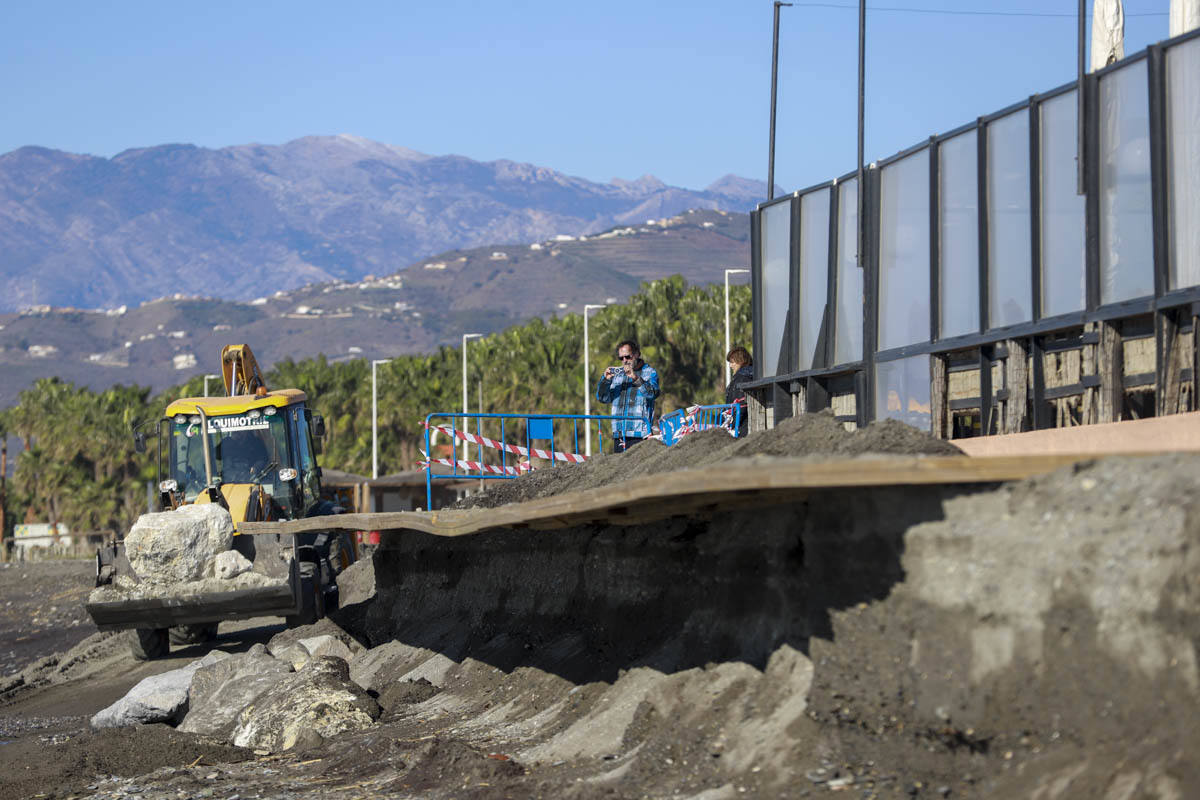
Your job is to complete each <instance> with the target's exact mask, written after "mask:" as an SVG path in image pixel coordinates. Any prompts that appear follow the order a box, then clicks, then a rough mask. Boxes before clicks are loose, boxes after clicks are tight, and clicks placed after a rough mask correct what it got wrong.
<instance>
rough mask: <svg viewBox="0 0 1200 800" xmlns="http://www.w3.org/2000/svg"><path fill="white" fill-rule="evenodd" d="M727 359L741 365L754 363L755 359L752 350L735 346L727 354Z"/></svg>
mask: <svg viewBox="0 0 1200 800" xmlns="http://www.w3.org/2000/svg"><path fill="white" fill-rule="evenodd" d="M725 360H726V361H730V362H732V363H734V364H737V365H738V366H739V367H749V366H753V365H754V359H753V358H751V357H750V351H748V350H747V349H746V348H744V347H735V348H733V349H732V350H730V351H729V352H728V353H726V354H725Z"/></svg>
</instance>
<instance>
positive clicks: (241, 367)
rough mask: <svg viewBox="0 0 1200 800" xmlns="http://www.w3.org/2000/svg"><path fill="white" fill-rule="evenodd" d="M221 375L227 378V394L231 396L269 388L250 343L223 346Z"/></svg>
mask: <svg viewBox="0 0 1200 800" xmlns="http://www.w3.org/2000/svg"><path fill="white" fill-rule="evenodd" d="M221 377H222V378H224V380H225V394H227V395H228V396H230V397H233V396H234V395H239V394H257V393H259V391H258V390H259V389H262V391H263V392H266V390H267V383H266V381H264V380H263V376H262V372H261V371H259V369H258V362H257V361H255V360H254V353H252V352H251V351H250V345H248V344H227V345H225V346H224V347H223V348H221Z"/></svg>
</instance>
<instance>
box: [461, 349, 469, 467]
mask: <svg viewBox="0 0 1200 800" xmlns="http://www.w3.org/2000/svg"><path fill="white" fill-rule="evenodd" d="M462 368H463V387H462V389H463V431H464V432H465V431H466V430H467V337H466V335H465V334H464V335H463V341H462ZM467 445H468V442H467V441H466V440H465V439H464V440H463V443H462V451H463V461H466V460H467V459H468V458H470V455H471V451H470V449H469V448H468V447H467Z"/></svg>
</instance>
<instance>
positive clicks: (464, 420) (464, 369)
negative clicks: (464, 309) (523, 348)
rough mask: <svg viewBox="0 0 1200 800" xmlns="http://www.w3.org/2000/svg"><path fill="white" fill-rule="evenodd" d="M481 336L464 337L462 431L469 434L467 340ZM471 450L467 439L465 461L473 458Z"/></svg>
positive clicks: (480, 334)
mask: <svg viewBox="0 0 1200 800" xmlns="http://www.w3.org/2000/svg"><path fill="white" fill-rule="evenodd" d="M480 336H483V334H482V333H464V334H463V337H462V368H463V385H462V390H463V410H462V413H463V424H462V429H463V432H467V431H468V430H470V429H469V428H468V427H467V340H468V339H478V338H479V337H480ZM470 448H471V443H470V442H468V441H467V440H466V439H464V440H463V444H462V451H463V461H466V460H467V459H468V458H470V457H471V449H470Z"/></svg>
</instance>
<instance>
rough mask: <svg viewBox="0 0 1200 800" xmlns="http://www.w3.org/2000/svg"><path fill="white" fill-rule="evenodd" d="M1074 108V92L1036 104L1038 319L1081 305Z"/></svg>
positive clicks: (1082, 246)
mask: <svg viewBox="0 0 1200 800" xmlns="http://www.w3.org/2000/svg"><path fill="white" fill-rule="evenodd" d="M1078 116H1079V115H1078V106H1077V100H1076V93H1075V92H1074V91H1071V92H1067V93H1066V94H1061V95H1059V96H1058V97H1054V98H1051V99H1050V100H1047V101H1046V102H1044V103H1042V104H1041V138H1042V140H1041V142H1040V145H1039V146H1040V154H1041V170H1042V175H1041V187H1040V188H1041V195H1042V208H1041V210H1040V213H1041V215H1042V287H1041V290H1042V316H1043V317H1053V316H1056V315H1058V314H1067V313H1070V312H1072V311H1082V310H1083V309H1084V306H1085V305H1086V304H1087V283H1086V272H1085V268H1084V265H1085V262H1086V260H1087V249H1086V240H1085V232H1084V211H1085V198H1084V196H1083V195H1081V194H1076V191H1075V190H1076V189H1077V188H1078V174H1077V170H1076V166H1075V149H1076V146H1077V145H1076V141H1075V139H1076V130H1075V122H1076V120H1077V119H1078Z"/></svg>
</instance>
